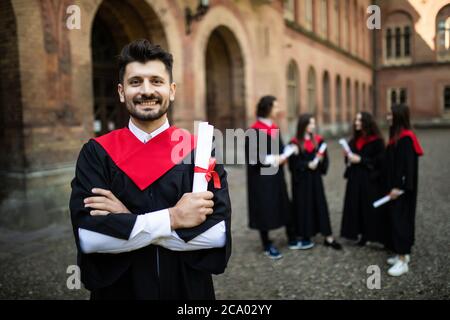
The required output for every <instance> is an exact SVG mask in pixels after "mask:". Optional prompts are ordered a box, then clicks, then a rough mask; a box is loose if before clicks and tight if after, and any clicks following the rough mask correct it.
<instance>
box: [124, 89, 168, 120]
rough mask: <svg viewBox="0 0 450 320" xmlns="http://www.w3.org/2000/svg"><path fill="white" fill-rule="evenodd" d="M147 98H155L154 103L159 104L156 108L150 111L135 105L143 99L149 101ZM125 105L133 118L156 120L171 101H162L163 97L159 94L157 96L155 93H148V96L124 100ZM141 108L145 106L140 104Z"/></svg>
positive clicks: (162, 114) (166, 109)
mask: <svg viewBox="0 0 450 320" xmlns="http://www.w3.org/2000/svg"><path fill="white" fill-rule="evenodd" d="M149 100H156V104H155V106H156V105H159V108H158V109H155V110H150V111H143V110H140V109H138V107H137V106H136V105H137V104H139V103H141V102H144V101H149ZM125 105H126V107H127V109H128V112H129V113H130V115H131V116H132V117H133V118H136V119H138V120H141V121H152V120H157V119H160V118H161V117H162V116H164V115H165V114H166V113H167V111H168V110H169V107H170V106H171V105H172V102H171V101H170V102H168V103H167V102H166V103H164V102H163V99H162V97H161V96H157V95H153V94H152V95H150V96H148V97H146V96H143V97H140V98H135V99H133V101H130V100H126V101H125ZM140 107H141V108H142V107H143V108H146V107H145V106H142V105H141V106H140Z"/></svg>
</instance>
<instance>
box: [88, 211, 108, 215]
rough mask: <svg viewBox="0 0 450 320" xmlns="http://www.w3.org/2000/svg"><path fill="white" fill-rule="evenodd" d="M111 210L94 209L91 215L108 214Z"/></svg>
mask: <svg viewBox="0 0 450 320" xmlns="http://www.w3.org/2000/svg"><path fill="white" fill-rule="evenodd" d="M110 213H111V212H109V211H105V210H92V211H91V216H106V215H108V214H110Z"/></svg>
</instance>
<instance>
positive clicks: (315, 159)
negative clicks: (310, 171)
mask: <svg viewBox="0 0 450 320" xmlns="http://www.w3.org/2000/svg"><path fill="white" fill-rule="evenodd" d="M325 150H327V144H326V143H325V142H324V143H322V145H321V146H320V148H319V151H317V153H324V152H325ZM313 163H314V165H317V164H319V158H317V156H316V157H315V158H314V160H313Z"/></svg>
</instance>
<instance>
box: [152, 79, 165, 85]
mask: <svg viewBox="0 0 450 320" xmlns="http://www.w3.org/2000/svg"><path fill="white" fill-rule="evenodd" d="M153 83H155V84H162V83H163V81H162V80H161V79H155V80H153Z"/></svg>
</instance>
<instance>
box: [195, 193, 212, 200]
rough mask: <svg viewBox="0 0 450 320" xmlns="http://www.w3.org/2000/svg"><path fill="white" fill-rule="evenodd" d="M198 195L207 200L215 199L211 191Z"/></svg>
mask: <svg viewBox="0 0 450 320" xmlns="http://www.w3.org/2000/svg"><path fill="white" fill-rule="evenodd" d="M198 195H199V196H200V197H202V198H203V199H206V200H211V199H212V198H214V193H212V192H211V191H205V192H199V193H198Z"/></svg>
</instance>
